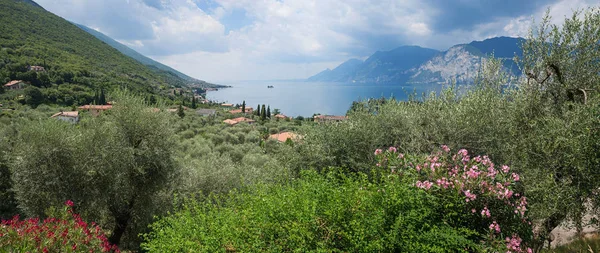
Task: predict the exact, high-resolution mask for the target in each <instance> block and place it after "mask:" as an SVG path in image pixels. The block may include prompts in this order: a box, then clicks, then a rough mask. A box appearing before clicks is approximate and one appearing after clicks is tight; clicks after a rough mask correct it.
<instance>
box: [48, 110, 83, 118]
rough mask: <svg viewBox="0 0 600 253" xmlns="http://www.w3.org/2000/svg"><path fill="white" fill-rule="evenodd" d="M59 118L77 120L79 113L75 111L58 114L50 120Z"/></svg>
mask: <svg viewBox="0 0 600 253" xmlns="http://www.w3.org/2000/svg"><path fill="white" fill-rule="evenodd" d="M58 116H64V117H71V118H77V117H79V112H78V111H73V112H57V113H55V114H54V115H52V116H51V117H50V118H56V117H58Z"/></svg>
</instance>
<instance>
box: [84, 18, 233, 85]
mask: <svg viewBox="0 0 600 253" xmlns="http://www.w3.org/2000/svg"><path fill="white" fill-rule="evenodd" d="M73 24H74V25H76V26H77V27H79V28H81V29H82V30H84V31H86V32H87V33H89V34H91V35H94V37H96V38H98V39H99V40H101V41H103V42H104V43H106V44H108V45H110V46H111V47H114V48H115V49H117V50H119V52H121V53H122V54H124V55H127V56H129V57H131V58H133V59H135V60H136V61H138V62H140V63H142V64H144V65H146V66H148V67H149V68H150V69H152V70H154V71H156V72H161V73H165V74H168V75H175V76H177V77H179V78H181V79H183V80H185V81H187V83H188V84H189V85H190V86H194V87H201V88H222V87H226V86H223V85H218V84H212V83H208V82H206V81H203V80H198V79H196V78H193V77H190V76H188V75H186V74H184V73H181V72H179V71H177V70H176V69H174V68H171V67H169V66H167V65H164V64H162V63H160V62H157V61H155V60H152V59H150V58H148V57H146V56H144V55H142V54H140V53H138V52H137V51H135V50H133V49H131V48H129V47H127V46H125V45H123V44H121V43H119V42H118V41H116V40H114V39H112V38H111V37H108V36H107V35H105V34H103V33H101V32H98V31H96V30H94V29H91V28H89V27H87V26H84V25H81V24H75V23H73Z"/></svg>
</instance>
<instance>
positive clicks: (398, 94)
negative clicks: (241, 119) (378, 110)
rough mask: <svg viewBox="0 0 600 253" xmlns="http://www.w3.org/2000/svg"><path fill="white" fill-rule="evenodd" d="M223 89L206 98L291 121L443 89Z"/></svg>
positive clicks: (260, 85) (304, 85)
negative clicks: (261, 108)
mask: <svg viewBox="0 0 600 253" xmlns="http://www.w3.org/2000/svg"><path fill="white" fill-rule="evenodd" d="M226 85H231V86H233V87H232V88H225V89H219V90H218V91H209V92H208V93H207V98H208V99H209V100H212V101H217V102H220V103H225V102H227V103H232V104H241V103H242V101H244V100H245V101H246V106H249V107H252V108H254V107H256V105H258V104H261V105H262V104H265V105H270V106H271V112H272V111H273V109H275V108H278V109H280V110H281V113H283V114H285V115H287V116H293V117H296V116H304V117H312V115H313V114H314V113H320V114H326V115H345V114H346V111H348V109H349V108H350V105H352V102H353V101H357V100H364V99H368V98H380V97H382V96H383V97H386V98H390V97H392V96H393V97H395V98H396V99H397V100H408V97H409V95H410V94H411V93H413V91H416V92H417V94H419V96H420V94H422V93H423V92H427V93H429V92H431V91H434V92H439V91H440V90H441V88H442V86H441V85H440V84H431V85H429V84H424V85H390V84H386V85H382V84H369V83H326V82H301V81H295V82H292V81H260V82H259V81H251V82H237V83H227V84H226ZM267 86H273V88H267ZM254 109H256V108H254Z"/></svg>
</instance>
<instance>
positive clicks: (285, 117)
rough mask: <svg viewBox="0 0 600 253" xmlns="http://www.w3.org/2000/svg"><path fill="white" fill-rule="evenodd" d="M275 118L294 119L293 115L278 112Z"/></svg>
mask: <svg viewBox="0 0 600 253" xmlns="http://www.w3.org/2000/svg"><path fill="white" fill-rule="evenodd" d="M275 118H276V119H292V117H288V116H285V115H283V114H277V115H275Z"/></svg>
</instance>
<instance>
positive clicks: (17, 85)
mask: <svg viewBox="0 0 600 253" xmlns="http://www.w3.org/2000/svg"><path fill="white" fill-rule="evenodd" d="M23 87H25V82H23V81H21V80H13V81H10V82H8V83H6V84H5V85H4V88H5V89H7V90H21V89H23Z"/></svg>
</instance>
